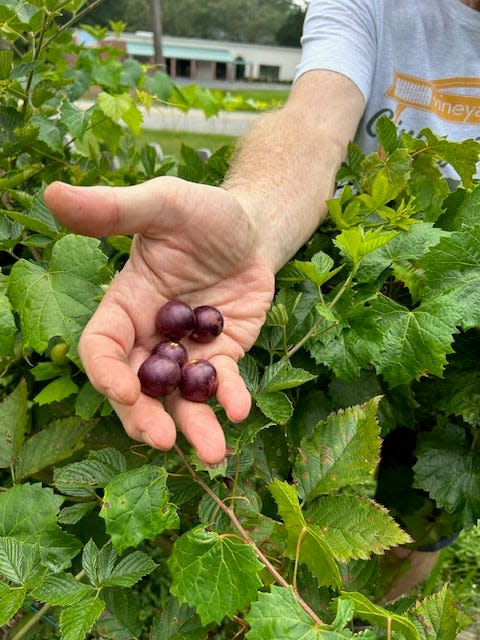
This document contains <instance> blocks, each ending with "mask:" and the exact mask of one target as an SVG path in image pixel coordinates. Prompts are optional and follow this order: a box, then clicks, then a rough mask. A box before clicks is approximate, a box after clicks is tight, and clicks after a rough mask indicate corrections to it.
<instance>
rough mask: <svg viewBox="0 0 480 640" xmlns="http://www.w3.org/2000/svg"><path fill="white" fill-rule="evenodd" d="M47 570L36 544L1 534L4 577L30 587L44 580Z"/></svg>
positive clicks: (1, 567) (0, 563) (1, 562)
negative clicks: (43, 565) (42, 563)
mask: <svg viewBox="0 0 480 640" xmlns="http://www.w3.org/2000/svg"><path fill="white" fill-rule="evenodd" d="M46 571H47V570H46V569H45V567H42V565H41V563H40V553H39V549H38V547H37V546H36V545H34V544H30V543H26V542H23V541H19V540H17V539H16V538H12V537H9V536H3V537H1V536H0V574H1V575H2V576H3V577H4V578H7V580H10V581H11V582H13V583H15V584H16V585H21V586H24V587H27V588H29V587H31V586H33V585H35V583H37V582H38V580H43V578H44V577H45V573H46Z"/></svg>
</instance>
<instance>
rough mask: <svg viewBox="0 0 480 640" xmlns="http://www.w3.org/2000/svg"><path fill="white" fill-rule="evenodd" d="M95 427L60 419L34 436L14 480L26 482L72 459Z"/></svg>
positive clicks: (17, 467)
mask: <svg viewBox="0 0 480 640" xmlns="http://www.w3.org/2000/svg"><path fill="white" fill-rule="evenodd" d="M94 427H95V423H94V422H85V421H84V420H82V419H81V418H76V417H72V418H61V419H60V420H55V422H51V423H50V424H49V425H48V426H47V427H45V428H44V429H42V430H41V431H37V432H36V433H34V434H33V435H32V436H31V437H30V438H29V439H28V440H27V441H26V442H25V444H24V445H23V447H22V448H21V450H20V455H19V457H18V461H17V462H16V464H15V476H16V478H17V479H18V480H23V479H24V478H26V477H28V476H33V475H35V474H36V473H38V471H40V470H41V469H45V468H46V467H49V466H51V465H53V464H56V463H58V462H60V461H61V460H65V459H66V458H69V457H70V456H71V455H72V454H73V453H74V452H75V451H77V450H78V449H80V448H81V447H82V446H83V444H84V437H85V436H86V435H87V434H88V433H90V431H92V430H93V428H94Z"/></svg>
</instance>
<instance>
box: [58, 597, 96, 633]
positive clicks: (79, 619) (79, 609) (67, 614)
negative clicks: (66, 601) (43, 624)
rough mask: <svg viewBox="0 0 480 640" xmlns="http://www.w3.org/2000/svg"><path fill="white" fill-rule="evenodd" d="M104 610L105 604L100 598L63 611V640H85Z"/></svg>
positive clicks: (88, 600) (61, 622)
mask: <svg viewBox="0 0 480 640" xmlns="http://www.w3.org/2000/svg"><path fill="white" fill-rule="evenodd" d="M104 609H105V602H103V600H101V599H100V598H87V599H85V600H82V601H81V602H78V603H76V604H75V605H73V606H71V607H66V608H65V609H63V610H62V612H61V614H60V631H61V633H62V640H85V638H86V636H87V633H88V632H89V631H90V630H91V629H92V627H93V625H94V624H95V622H96V621H97V620H98V618H99V617H100V616H101V615H102V613H103V611H104Z"/></svg>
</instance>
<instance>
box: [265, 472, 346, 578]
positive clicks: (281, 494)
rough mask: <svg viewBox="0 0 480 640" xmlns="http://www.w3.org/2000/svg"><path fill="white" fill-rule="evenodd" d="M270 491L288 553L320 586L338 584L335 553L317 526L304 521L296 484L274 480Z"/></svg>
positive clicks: (338, 572) (338, 573) (338, 571)
mask: <svg viewBox="0 0 480 640" xmlns="http://www.w3.org/2000/svg"><path fill="white" fill-rule="evenodd" d="M270 492H271V493H272V495H273V497H274V499H275V502H276V503H277V506H278V512H279V514H280V516H281V518H282V520H283V521H284V522H285V527H286V529H287V532H288V539H287V549H286V551H287V555H288V556H289V557H290V558H292V559H296V558H298V560H299V562H302V563H304V564H306V565H307V567H308V568H309V569H310V571H311V572H312V573H313V575H314V576H315V577H316V579H317V582H318V584H319V586H324V585H326V586H336V587H340V585H341V576H340V570H339V568H338V566H337V564H336V563H335V561H334V554H333V552H332V550H331V549H330V547H329V544H328V542H327V541H326V539H325V536H324V535H323V531H322V530H321V529H320V527H318V526H316V525H310V524H307V522H306V521H305V518H304V516H303V513H302V510H301V509H300V504H299V502H298V495H297V491H296V489H295V487H293V486H291V485H289V484H287V483H286V482H280V481H279V480H275V481H274V483H273V484H272V485H271V486H270Z"/></svg>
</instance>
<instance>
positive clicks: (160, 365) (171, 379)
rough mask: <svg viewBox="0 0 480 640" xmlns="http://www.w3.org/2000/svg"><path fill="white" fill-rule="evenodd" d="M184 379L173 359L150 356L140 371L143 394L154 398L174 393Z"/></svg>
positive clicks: (139, 376)
mask: <svg viewBox="0 0 480 640" xmlns="http://www.w3.org/2000/svg"><path fill="white" fill-rule="evenodd" d="M181 377H182V372H181V368H180V365H179V364H178V362H175V360H172V359H171V358H165V357H163V356H157V355H154V356H149V357H148V358H147V359H146V360H144V361H143V362H142V364H141V365H140V368H139V370H138V378H139V380H140V385H141V388H142V391H143V393H146V394H147V395H148V396H152V397H153V398H159V397H160V396H168V395H169V394H170V393H173V391H175V389H176V388H177V386H178V383H179V382H180V380H181Z"/></svg>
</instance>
